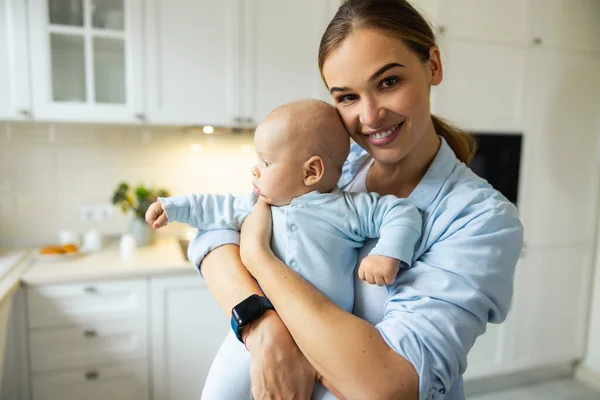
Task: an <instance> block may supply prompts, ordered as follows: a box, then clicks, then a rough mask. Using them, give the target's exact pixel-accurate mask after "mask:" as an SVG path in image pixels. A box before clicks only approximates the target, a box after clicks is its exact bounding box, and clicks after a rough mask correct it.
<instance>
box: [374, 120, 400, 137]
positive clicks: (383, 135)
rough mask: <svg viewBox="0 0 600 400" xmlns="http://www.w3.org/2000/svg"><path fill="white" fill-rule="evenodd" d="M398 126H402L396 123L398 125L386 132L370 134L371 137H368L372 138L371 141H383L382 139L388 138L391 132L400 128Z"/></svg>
mask: <svg viewBox="0 0 600 400" xmlns="http://www.w3.org/2000/svg"><path fill="white" fill-rule="evenodd" d="M400 124H402V122H400V123H398V124H396V125H394V126H392V127H391V128H390V129H388V130H387V131H383V132H377V133H374V134H372V135H370V136H371V138H373V139H375V140H380V139H384V138H386V137H388V136H390V135H391V134H392V133H393V132H394V131H395V130H396V128H397V127H399V126H400Z"/></svg>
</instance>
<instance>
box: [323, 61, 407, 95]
mask: <svg viewBox="0 0 600 400" xmlns="http://www.w3.org/2000/svg"><path fill="white" fill-rule="evenodd" d="M396 67H400V68H404V65H402V64H400V63H389V64H386V65H384V66H383V67H381V68H379V69H378V70H377V72H375V73H374V74H373V75H372V76H371V77H370V78H369V81H374V80H375V79H377V78H379V77H380V76H381V75H383V74H384V73H385V72H386V71H388V70H390V69H392V68H396ZM349 90H350V88H349V87H347V86H344V87H332V88H331V89H329V93H331V94H333V92H346V91H349Z"/></svg>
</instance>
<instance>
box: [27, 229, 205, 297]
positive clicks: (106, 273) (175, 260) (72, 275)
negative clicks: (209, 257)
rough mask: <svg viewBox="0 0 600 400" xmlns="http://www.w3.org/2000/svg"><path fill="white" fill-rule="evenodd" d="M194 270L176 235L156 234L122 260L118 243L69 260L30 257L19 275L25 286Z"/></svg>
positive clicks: (191, 271)
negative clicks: (30, 259) (161, 235)
mask: <svg viewBox="0 0 600 400" xmlns="http://www.w3.org/2000/svg"><path fill="white" fill-rule="evenodd" d="M177 273H190V274H194V273H196V271H195V269H194V267H193V266H192V263H190V262H189V261H188V260H187V259H186V258H185V257H184V254H183V252H182V250H181V246H180V244H179V240H178V239H177V238H176V237H159V238H158V239H157V242H156V243H155V244H154V245H152V246H146V247H140V248H138V249H136V252H135V254H134V255H133V257H132V258H131V259H129V260H127V261H122V260H121V257H120V253H119V246H118V243H113V244H112V245H109V246H107V247H106V248H105V249H103V250H102V251H100V252H98V253H91V254H85V255H82V256H80V257H77V258H74V259H71V260H61V261H39V260H34V261H33V262H32V263H31V265H30V267H29V268H28V269H27V270H26V271H25V272H24V273H23V275H22V276H21V282H22V283H23V284H25V285H30V286H39V285H48V284H54V283H66V282H76V281H90V280H106V279H122V278H134V277H147V276H154V275H164V274H177Z"/></svg>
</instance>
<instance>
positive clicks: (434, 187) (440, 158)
mask: <svg viewBox="0 0 600 400" xmlns="http://www.w3.org/2000/svg"><path fill="white" fill-rule="evenodd" d="M440 139H441V145H440V149H439V150H438V152H437V154H436V156H435V158H434V159H433V162H432V163H431V165H430V166H429V168H428V169H427V172H426V173H425V176H424V177H423V178H422V179H421V181H420V182H419V184H418V185H417V187H415V188H414V190H413V191H412V193H411V194H410V196H408V199H409V200H410V201H412V202H413V203H414V204H415V205H416V206H417V208H418V209H419V210H421V211H425V210H426V209H427V208H428V207H429V206H430V205H431V203H432V202H433V199H435V197H436V196H437V194H438V193H439V192H440V190H441V189H442V186H443V185H444V183H446V181H447V180H448V177H449V176H450V174H451V173H452V171H453V170H454V167H455V166H456V164H457V163H458V159H457V158H456V155H455V154H454V151H452V149H451V148H450V146H449V145H448V143H447V142H446V139H444V138H443V137H441V136H440Z"/></svg>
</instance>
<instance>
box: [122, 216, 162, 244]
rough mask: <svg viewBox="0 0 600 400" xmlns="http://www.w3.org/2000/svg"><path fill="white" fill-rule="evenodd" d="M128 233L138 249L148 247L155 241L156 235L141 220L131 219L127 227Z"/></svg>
mask: <svg viewBox="0 0 600 400" xmlns="http://www.w3.org/2000/svg"><path fill="white" fill-rule="evenodd" d="M129 233H131V234H132V235H133V237H134V238H135V242H136V243H137V245H138V247H142V246H149V245H151V244H154V241H155V240H156V233H155V232H154V229H152V228H151V227H150V226H148V224H147V223H146V221H144V220H143V219H141V218H133V219H132V220H131V225H129Z"/></svg>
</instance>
